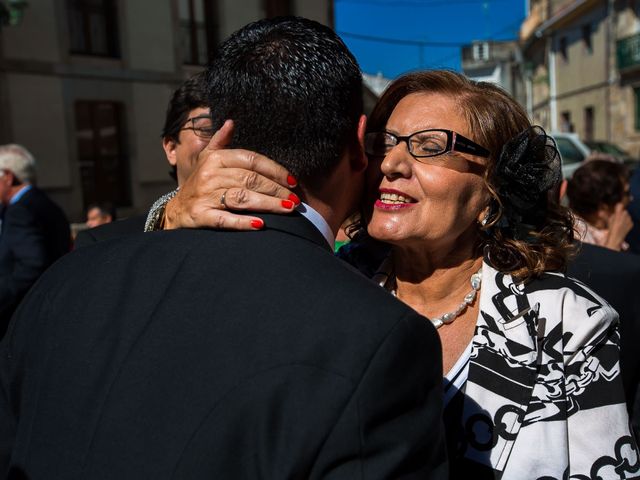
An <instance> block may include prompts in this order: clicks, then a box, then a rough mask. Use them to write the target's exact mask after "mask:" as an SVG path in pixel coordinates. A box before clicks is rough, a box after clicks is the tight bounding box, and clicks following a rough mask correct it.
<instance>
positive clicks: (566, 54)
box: [558, 37, 569, 62]
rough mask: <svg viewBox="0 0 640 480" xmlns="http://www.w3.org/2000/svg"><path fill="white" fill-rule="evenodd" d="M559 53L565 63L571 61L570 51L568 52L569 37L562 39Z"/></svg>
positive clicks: (559, 43) (559, 44)
mask: <svg viewBox="0 0 640 480" xmlns="http://www.w3.org/2000/svg"><path fill="white" fill-rule="evenodd" d="M558 51H559V52H560V56H561V57H562V60H563V61H564V62H568V61H569V51H568V50H567V37H561V38H560V41H559V42H558Z"/></svg>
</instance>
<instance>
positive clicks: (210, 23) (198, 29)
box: [178, 0, 220, 65]
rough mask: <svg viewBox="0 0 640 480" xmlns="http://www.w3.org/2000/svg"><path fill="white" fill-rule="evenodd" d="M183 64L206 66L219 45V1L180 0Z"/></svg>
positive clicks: (179, 12)
mask: <svg viewBox="0 0 640 480" xmlns="http://www.w3.org/2000/svg"><path fill="white" fill-rule="evenodd" d="M178 14H179V17H180V33H181V48H182V63H185V64H187V65H205V64H206V63H207V61H208V60H209V55H210V54H211V52H213V51H214V50H215V48H216V45H217V44H218V38H219V31H220V29H219V26H218V9H217V0H179V2H178Z"/></svg>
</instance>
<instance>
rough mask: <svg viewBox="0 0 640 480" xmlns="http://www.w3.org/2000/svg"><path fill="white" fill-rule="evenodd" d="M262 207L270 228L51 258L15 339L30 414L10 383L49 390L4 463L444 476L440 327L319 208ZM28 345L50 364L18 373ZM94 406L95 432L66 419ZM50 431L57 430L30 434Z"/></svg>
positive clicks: (12, 368)
mask: <svg viewBox="0 0 640 480" xmlns="http://www.w3.org/2000/svg"><path fill="white" fill-rule="evenodd" d="M264 218H265V223H266V226H267V227H266V229H265V230H264V231H258V232H216V231H206V230H178V231H164V232H152V233H140V234H134V235H129V236H126V237H122V238H119V239H114V240H113V241H110V242H100V243H98V244H96V245H94V246H93V247H91V248H81V249H78V250H77V251H75V252H74V253H72V254H71V255H70V256H68V257H67V258H65V259H63V260H62V261H61V262H60V263H59V264H58V265H56V266H55V267H54V268H53V269H52V270H50V271H49V272H47V274H46V275H45V276H44V277H43V278H42V279H41V282H40V283H39V285H38V286H37V287H36V288H35V289H33V290H32V292H31V294H30V295H29V298H28V299H27V300H26V301H25V302H24V303H23V306H22V307H21V309H20V311H19V312H18V313H17V315H16V317H15V319H14V322H13V324H12V326H11V330H10V332H9V335H8V338H7V340H6V343H5V345H4V347H5V348H6V349H7V350H6V351H5V354H7V355H8V356H10V357H11V359H12V360H11V362H9V363H8V364H5V365H4V366H3V368H4V369H5V370H4V373H2V376H0V380H1V381H2V388H3V389H4V393H5V394H4V395H3V394H2V393H3V392H0V422H2V424H5V423H4V421H3V420H5V419H6V424H8V425H12V424H14V423H16V421H15V419H14V418H13V417H12V414H13V413H12V412H16V411H17V409H16V408H15V405H13V404H9V405H5V406H4V407H3V406H2V399H3V398H5V399H12V400H16V399H19V398H27V397H29V396H30V395H33V394H34V393H33V392H35V391H38V392H41V393H42V392H44V391H46V392H48V393H49V394H47V395H45V396H41V397H40V398H41V399H44V398H46V399H47V400H43V401H39V402H38V405H37V408H31V407H30V408H27V409H21V410H20V418H19V419H18V422H17V426H16V427H15V429H14V430H13V432H12V431H11V429H8V431H7V430H5V429H3V430H2V431H1V432H0V435H4V436H3V437H0V446H2V445H14V448H13V450H12V452H6V451H5V452H2V451H0V464H2V462H3V461H4V462H9V461H11V462H13V465H19V466H22V468H23V469H25V471H26V472H27V473H30V474H33V476H34V477H38V476H39V475H41V476H47V474H48V473H50V472H51V470H52V469H60V470H61V471H63V472H70V471H73V472H77V473H78V475H77V476H78V477H79V478H92V479H107V478H123V479H129V478H131V479H134V478H142V477H147V478H169V476H170V475H169V474H168V473H167V472H172V473H171V474H173V475H174V476H173V477H172V478H185V479H186V478H188V479H196V480H197V479H200V478H202V479H204V478H256V477H260V478H311V479H319V478H323V479H325V478H329V479H331V478H335V479H353V478H371V479H382V478H400V477H403V476H404V477H403V478H445V476H446V470H447V467H446V461H445V453H444V442H443V432H442V429H441V408H442V405H441V401H442V400H441V395H442V391H441V389H442V367H441V351H440V345H439V341H438V338H437V334H436V332H435V329H434V328H433V327H432V326H431V325H430V323H429V322H428V321H426V320H425V319H424V318H422V317H420V316H419V315H417V314H416V313H415V312H413V311H412V310H411V309H409V308H408V307H406V306H405V305H403V304H402V303H401V302H399V301H397V300H396V299H394V298H393V297H391V296H390V295H388V294H387V293H386V292H384V291H382V290H381V289H380V288H379V287H377V286H376V285H374V284H372V283H371V282H370V281H369V280H367V279H366V278H364V277H363V276H361V275H360V274H359V273H358V272H357V271H355V270H354V269H353V268H352V267H350V266H348V265H346V264H344V263H343V262H341V261H339V260H337V259H336V258H334V257H333V255H332V252H331V249H330V247H329V246H328V245H327V242H326V240H325V239H324V237H322V235H321V234H320V233H319V232H318V231H317V230H316V229H315V228H314V227H313V226H312V225H311V224H310V223H309V222H307V220H305V219H303V218H301V217H299V216H298V215H292V216H290V217H283V218H277V216H273V217H271V216H267V215H265V216H264ZM78 292H82V294H81V295H79V294H78ZM34 329H35V330H38V331H39V332H40V334H39V335H36V336H34V335H32V334H31V333H30V332H32V331H33V330H34ZM26 361H28V362H29V365H31V367H30V368H29V369H28V370H29V371H30V372H41V375H30V374H29V375H26V376H25V378H21V380H20V381H17V378H16V377H20V376H21V375H22V373H21V372H24V369H23V368H24V367H23V366H24V362H26ZM26 377H29V378H26ZM391 379H393V380H391ZM43 381H44V384H43V383H42V382H43ZM390 382H392V383H393V385H391V384H390ZM87 385H93V386H94V387H93V388H91V389H87V388H86V386H87ZM7 392H8V393H7ZM33 406H35V405H33ZM89 406H90V408H88V407H89ZM96 406H98V407H96ZM54 412H55V413H54ZM79 412H81V414H80V415H79ZM3 415H4V417H3ZM6 417H8V418H6ZM78 418H82V419H83V423H85V424H86V426H89V425H91V426H92V427H91V429H89V430H90V431H89V430H87V429H85V428H84V427H83V428H80V429H69V428H68V425H69V424H70V422H71V423H74V422H77V419H78ZM47 432H49V433H47ZM52 432H56V444H55V445H54V446H51V445H47V446H46V448H38V447H37V442H31V444H29V441H28V440H29V439H35V438H48V435H51V434H52ZM7 437H9V439H7ZM11 438H14V439H16V440H12V439H11ZM28 445H31V447H30V448H28V449H27V446H28ZM34 445H35V446H34ZM43 447H44V445H43ZM134 451H135V452H139V453H138V454H136V455H127V454H125V453H126V452H134ZM9 459H10V460H9ZM49 478H50V477H49Z"/></svg>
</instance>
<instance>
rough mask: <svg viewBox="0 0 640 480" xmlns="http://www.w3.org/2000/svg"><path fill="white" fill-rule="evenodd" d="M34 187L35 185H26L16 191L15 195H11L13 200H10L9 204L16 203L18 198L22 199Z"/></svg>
mask: <svg viewBox="0 0 640 480" xmlns="http://www.w3.org/2000/svg"><path fill="white" fill-rule="evenodd" d="M32 188H33V185H26V186H24V187H22V188H21V189H20V190H18V193H16V194H15V195H14V196H13V197H11V200H9V205H13V204H14V203H16V202H17V201H18V200H20V199H21V198H22V197H23V195H24V194H25V193H27V192H28V191H29V190H31V189H32Z"/></svg>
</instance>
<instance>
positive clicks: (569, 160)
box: [551, 132, 591, 178]
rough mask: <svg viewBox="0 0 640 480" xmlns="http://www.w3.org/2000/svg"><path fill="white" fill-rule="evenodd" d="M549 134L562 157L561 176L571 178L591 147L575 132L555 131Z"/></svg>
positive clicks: (589, 152) (588, 153)
mask: <svg viewBox="0 0 640 480" xmlns="http://www.w3.org/2000/svg"><path fill="white" fill-rule="evenodd" d="M551 136H552V137H553V138H554V140H555V141H556V146H557V147H558V151H559V152H560V157H561V158H562V178H571V176H572V175H573V172H575V171H576V170H577V169H578V167H580V165H581V164H582V162H584V159H585V158H587V157H588V156H589V155H590V154H591V149H590V148H589V147H587V146H586V145H585V144H584V143H583V142H582V140H580V137H578V134H577V133H565V132H557V133H552V134H551Z"/></svg>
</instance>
